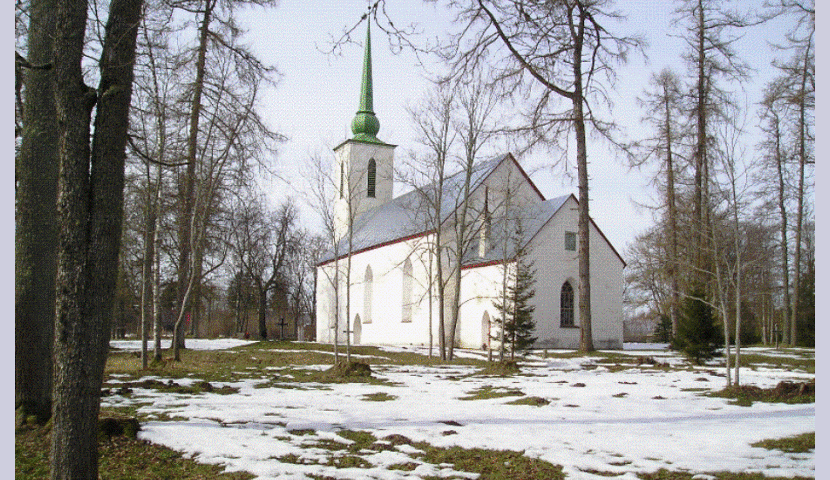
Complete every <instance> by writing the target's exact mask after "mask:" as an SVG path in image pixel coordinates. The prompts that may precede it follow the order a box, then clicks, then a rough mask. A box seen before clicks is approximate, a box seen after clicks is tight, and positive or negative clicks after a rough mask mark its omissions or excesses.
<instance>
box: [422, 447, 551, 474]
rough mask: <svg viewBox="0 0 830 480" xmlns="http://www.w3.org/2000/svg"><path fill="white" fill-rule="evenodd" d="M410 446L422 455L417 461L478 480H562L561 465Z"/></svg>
mask: <svg viewBox="0 0 830 480" xmlns="http://www.w3.org/2000/svg"><path fill="white" fill-rule="evenodd" d="M414 446H415V447H416V448H419V449H421V450H423V451H424V453H423V454H422V455H421V456H420V457H421V458H420V460H422V461H425V462H429V463H432V464H436V465H439V464H442V463H449V464H452V465H453V468H454V469H455V470H458V471H461V472H470V473H478V474H480V475H481V476H480V477H479V479H480V480H505V479H512V478H522V479H526V480H531V479H546V480H562V479H564V478H565V474H564V473H563V472H562V466H561V465H554V464H552V463H549V462H546V461H544V460H539V459H534V458H529V457H526V456H524V454H523V453H522V452H514V451H511V450H486V449H483V448H471V449H465V448H461V447H450V448H439V447H433V446H432V445H429V444H426V443H415V444H414Z"/></svg>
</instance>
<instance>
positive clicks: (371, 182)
mask: <svg viewBox="0 0 830 480" xmlns="http://www.w3.org/2000/svg"><path fill="white" fill-rule="evenodd" d="M366 176H367V177H368V179H367V182H368V184H367V185H366V196H367V197H369V198H375V180H376V178H375V177H376V176H377V164H376V163H375V159H374V158H372V159H370V160H369V168H368V171H367V175H366Z"/></svg>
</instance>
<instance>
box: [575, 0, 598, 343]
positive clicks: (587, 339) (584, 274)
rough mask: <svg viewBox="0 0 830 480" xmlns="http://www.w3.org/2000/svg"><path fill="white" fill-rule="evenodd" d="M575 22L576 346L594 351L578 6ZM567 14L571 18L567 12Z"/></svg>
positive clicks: (581, 27)
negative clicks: (576, 180)
mask: <svg viewBox="0 0 830 480" xmlns="http://www.w3.org/2000/svg"><path fill="white" fill-rule="evenodd" d="M577 8H579V24H578V25H577V26H576V28H577V33H576V36H575V37H574V38H573V40H574V47H573V49H574V50H573V58H574V62H573V72H574V93H573V107H574V128H575V131H576V169H577V178H578V182H579V221H578V226H577V230H578V232H579V252H578V254H579V328H580V339H579V350H580V351H581V352H592V351H594V337H593V332H592V329H591V263H590V262H591V252H590V245H591V241H590V236H589V235H590V228H591V227H590V222H591V217H590V215H589V209H588V147H587V139H586V136H585V112H584V111H583V107H584V99H583V96H582V61H583V59H582V39H583V38H584V31H585V15H586V12H585V11H584V10H583V9H582V6H581V5H580V6H579V7H577ZM571 18H573V17H572V16H571Z"/></svg>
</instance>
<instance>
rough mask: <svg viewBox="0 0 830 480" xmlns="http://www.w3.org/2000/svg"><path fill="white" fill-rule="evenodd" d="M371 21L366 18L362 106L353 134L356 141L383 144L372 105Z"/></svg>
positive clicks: (353, 125)
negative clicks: (379, 138)
mask: <svg viewBox="0 0 830 480" xmlns="http://www.w3.org/2000/svg"><path fill="white" fill-rule="evenodd" d="M371 25H372V23H371V21H370V17H369V16H367V17H366V46H365V49H364V52H363V81H362V83H361V86H360V106H359V107H358V109H357V114H356V115H355V117H354V120H352V133H353V134H354V139H355V140H362V141H364V142H372V143H382V142H381V141H380V140H378V138H377V136H376V135H377V133H378V131H379V130H380V121H379V120H378V117H376V116H375V112H374V111H373V105H372V38H371Z"/></svg>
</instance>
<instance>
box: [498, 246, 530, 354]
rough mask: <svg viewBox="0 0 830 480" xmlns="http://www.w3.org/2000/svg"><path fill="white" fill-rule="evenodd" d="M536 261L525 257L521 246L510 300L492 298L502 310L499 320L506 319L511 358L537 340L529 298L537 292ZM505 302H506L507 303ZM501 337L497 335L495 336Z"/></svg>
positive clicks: (510, 289) (513, 274)
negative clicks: (535, 287)
mask: <svg viewBox="0 0 830 480" xmlns="http://www.w3.org/2000/svg"><path fill="white" fill-rule="evenodd" d="M532 267H533V264H532V263H528V262H527V261H526V251H524V249H522V250H521V251H520V252H519V254H518V255H517V256H516V268H515V270H514V271H513V272H510V279H509V282H508V286H507V301H506V302H502V301H501V298H498V299H496V300H494V301H493V306H494V307H495V308H496V310H498V311H499V317H498V318H499V320H496V323H497V324H501V320H500V319H501V318H504V319H505V326H504V332H505V335H504V338H505V341H506V342H507V343H508V345H509V346H510V359H511V360H512V359H514V358H515V355H516V352H520V354H521V353H523V352H525V351H526V350H527V349H529V348H530V346H531V345H533V343H534V342H536V338H537V337H533V336H532V334H533V330H534V329H535V328H536V322H535V321H534V320H533V311H534V310H535V308H536V307H535V306H533V305H530V303H529V302H530V299H531V298H533V296H534V295H535V294H536V290H534V289H533V284H534V283H536V278H535V277H536V270H535V269H533V268H532ZM505 303H506V306H505V305H504V304H505ZM496 339H498V338H496Z"/></svg>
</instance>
